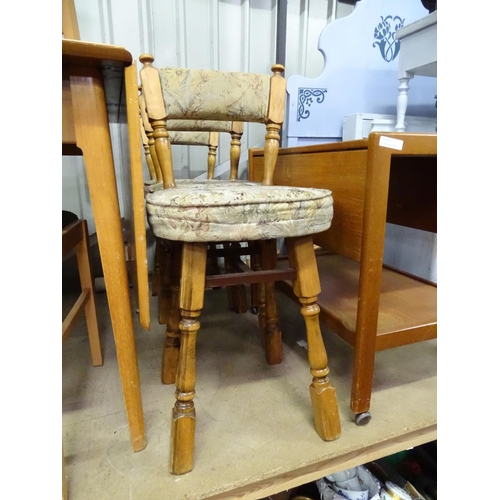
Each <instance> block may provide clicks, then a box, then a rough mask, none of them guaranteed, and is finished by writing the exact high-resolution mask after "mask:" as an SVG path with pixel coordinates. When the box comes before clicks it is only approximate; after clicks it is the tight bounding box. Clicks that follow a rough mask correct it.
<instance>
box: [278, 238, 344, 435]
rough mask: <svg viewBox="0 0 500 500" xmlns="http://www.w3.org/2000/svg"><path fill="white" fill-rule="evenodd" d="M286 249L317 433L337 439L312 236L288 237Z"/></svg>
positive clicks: (336, 425) (334, 402)
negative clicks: (301, 321) (302, 328)
mask: <svg viewBox="0 0 500 500" xmlns="http://www.w3.org/2000/svg"><path fill="white" fill-rule="evenodd" d="M286 243H287V248H288V254H289V259H290V264H291V266H292V267H293V268H294V269H295V270H296V271H297V279H296V280H295V281H294V283H293V291H294V293H295V295H296V296H297V297H298V299H299V301H300V303H301V304H302V308H301V311H300V312H301V313H302V316H304V320H305V323H306V331H307V353H308V357H309V365H310V366H311V374H312V376H313V381H312V384H311V385H310V386H309V392H310V394H311V402H312V407H313V412H314V426H315V428H316V432H317V433H318V434H319V435H320V437H321V438H322V439H324V440H325V441H332V440H334V439H336V438H338V437H339V436H340V418H339V411H338V405H337V395H336V392H335V388H334V387H333V386H332V384H331V382H330V380H329V378H328V373H329V371H330V370H329V369H328V358H327V355H326V350H325V345H324V343H323V338H322V336H321V329H320V326H319V312H320V309H319V306H318V304H317V303H316V300H317V297H318V295H319V293H320V291H321V288H320V283H319V275H318V268H317V265H316V256H315V254H314V246H313V240H312V237H311V236H303V237H300V238H289V239H288V240H287V242H286Z"/></svg>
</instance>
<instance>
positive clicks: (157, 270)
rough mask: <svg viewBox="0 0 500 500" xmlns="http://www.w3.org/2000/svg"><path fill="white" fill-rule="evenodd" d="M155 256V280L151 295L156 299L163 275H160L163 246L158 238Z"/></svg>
mask: <svg viewBox="0 0 500 500" xmlns="http://www.w3.org/2000/svg"><path fill="white" fill-rule="evenodd" d="M155 245H156V246H155V256H154V267H153V279H152V283H151V295H152V296H153V297H156V296H157V295H158V293H159V291H160V281H161V275H160V267H161V263H160V259H161V251H162V248H161V245H160V240H159V239H158V238H157V239H156V243H155Z"/></svg>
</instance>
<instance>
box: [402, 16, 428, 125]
mask: <svg viewBox="0 0 500 500" xmlns="http://www.w3.org/2000/svg"><path fill="white" fill-rule="evenodd" d="M396 39H397V40H399V41H400V43H401V46H400V50H399V66H398V79H399V87H398V91H399V94H398V100H397V111H396V114H397V122H396V128H395V130H396V132H404V131H405V124H404V120H405V114H406V108H407V107H408V90H409V88H410V86H409V81H410V80H411V79H412V78H413V77H414V76H415V75H421V76H434V77H435V76H437V10H436V11H434V12H432V13H431V14H429V15H428V16H425V17H423V18H422V19H419V20H418V21H415V22H414V23H411V24H409V25H408V26H405V27H404V28H401V29H399V30H398V31H396Z"/></svg>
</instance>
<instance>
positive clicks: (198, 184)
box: [144, 179, 259, 194]
mask: <svg viewBox="0 0 500 500" xmlns="http://www.w3.org/2000/svg"><path fill="white" fill-rule="evenodd" d="M207 182H211V183H214V182H216V183H217V185H218V186H219V187H221V188H227V187H231V186H234V184H235V183H239V184H246V185H248V186H258V185H259V183H257V182H248V181H245V180H234V181H220V180H218V179H204V180H195V179H175V184H176V186H177V187H180V188H181V187H191V188H192V189H206V188H207ZM209 186H210V185H209ZM162 189H163V182H151V183H149V184H146V183H145V185H144V193H145V194H148V193H156V191H161V190H162Z"/></svg>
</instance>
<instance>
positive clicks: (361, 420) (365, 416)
mask: <svg viewBox="0 0 500 500" xmlns="http://www.w3.org/2000/svg"><path fill="white" fill-rule="evenodd" d="M371 419H372V416H371V414H370V412H369V411H364V412H363V413H358V414H356V416H355V417H354V422H355V423H356V425H366V424H367V423H368V422H369V421H370V420H371Z"/></svg>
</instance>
